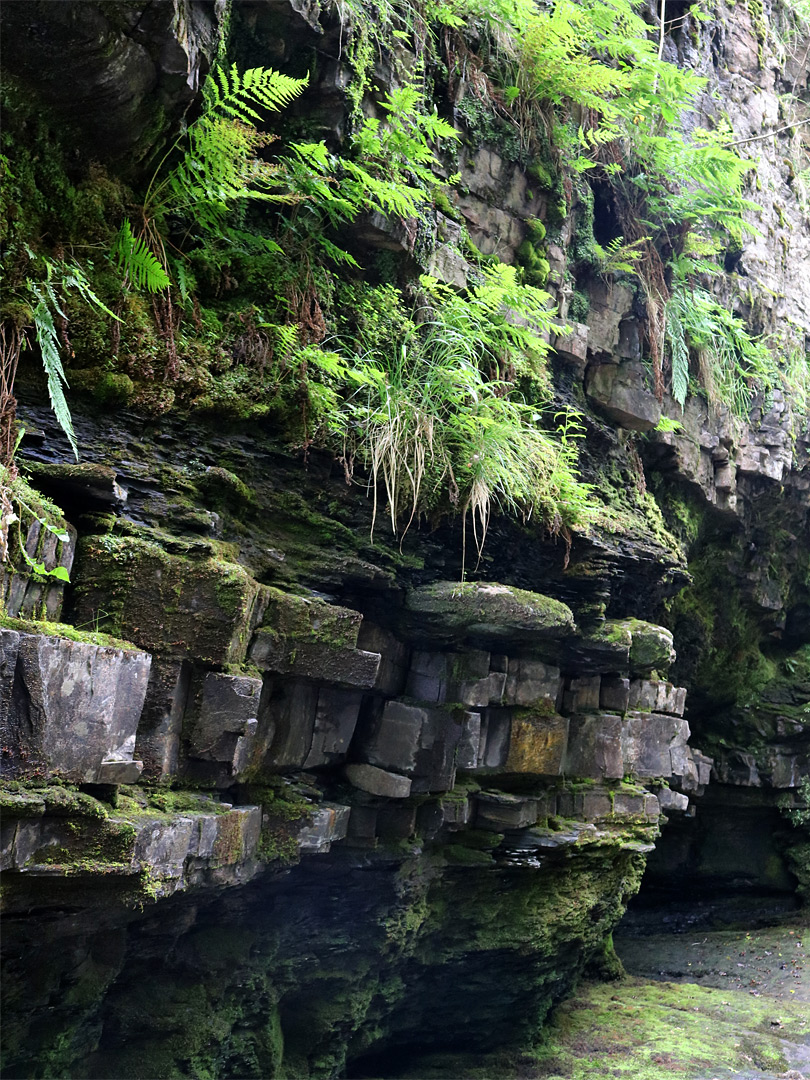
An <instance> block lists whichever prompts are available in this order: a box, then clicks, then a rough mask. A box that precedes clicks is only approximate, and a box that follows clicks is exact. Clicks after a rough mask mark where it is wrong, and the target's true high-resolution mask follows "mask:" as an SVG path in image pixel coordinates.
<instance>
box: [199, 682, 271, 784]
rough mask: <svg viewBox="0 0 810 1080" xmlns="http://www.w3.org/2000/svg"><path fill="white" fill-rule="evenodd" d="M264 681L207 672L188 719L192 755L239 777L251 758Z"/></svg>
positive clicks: (229, 774) (230, 775)
mask: <svg viewBox="0 0 810 1080" xmlns="http://www.w3.org/2000/svg"><path fill="white" fill-rule="evenodd" d="M261 692H262V680H261V679H255V678H251V677H249V676H246V675H224V674H221V673H218V672H207V673H206V674H205V675H203V676H202V678H201V680H200V681H199V683H198V686H197V691H196V694H195V697H194V701H193V703H192V706H191V708H190V709H189V714H188V719H187V722H186V725H185V726H186V739H187V743H188V754H189V755H190V756H191V757H195V758H199V759H201V760H202V761H214V762H218V763H220V764H222V765H224V766H225V771H226V773H227V774H228V776H229V777H235V776H238V775H239V773H240V772H241V771H242V770H243V769H245V768H246V767H247V765H248V763H249V761H250V751H251V745H252V742H253V739H254V737H255V735H256V729H257V726H258V720H257V716H258V712H259V700H260V697H261Z"/></svg>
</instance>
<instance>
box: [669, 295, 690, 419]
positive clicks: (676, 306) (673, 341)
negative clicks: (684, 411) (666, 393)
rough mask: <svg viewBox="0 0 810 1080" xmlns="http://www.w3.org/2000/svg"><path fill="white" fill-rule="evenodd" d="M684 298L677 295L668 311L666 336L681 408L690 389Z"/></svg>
mask: <svg viewBox="0 0 810 1080" xmlns="http://www.w3.org/2000/svg"><path fill="white" fill-rule="evenodd" d="M682 296H683V294H682V293H675V294H674V295H673V297H672V299H671V300H670V301H669V303H668V304H667V309H666V317H667V322H666V328H667V329H666V334H667V340H668V342H669V347H670V353H671V357H672V396H673V397H674V398H675V400H676V401H677V402H678V404H679V405H680V407H681V408H683V406H684V402H685V401H686V394H687V392H688V389H689V349H688V347H687V344H686V334H685V332H684V327H683V322H682V320H681V309H682Z"/></svg>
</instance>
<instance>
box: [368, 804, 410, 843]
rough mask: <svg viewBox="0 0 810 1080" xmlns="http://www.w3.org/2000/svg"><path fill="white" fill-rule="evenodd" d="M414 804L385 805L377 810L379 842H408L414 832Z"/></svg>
mask: <svg viewBox="0 0 810 1080" xmlns="http://www.w3.org/2000/svg"><path fill="white" fill-rule="evenodd" d="M418 809H419V807H418V806H417V805H416V803H415V802H411V801H409V802H398V803H387V804H386V805H384V806H381V807H379V809H378V810H377V836H379V837H380V839H381V840H408V839H410V837H412V836H413V835H414V833H415V832H416V815H417V811H418Z"/></svg>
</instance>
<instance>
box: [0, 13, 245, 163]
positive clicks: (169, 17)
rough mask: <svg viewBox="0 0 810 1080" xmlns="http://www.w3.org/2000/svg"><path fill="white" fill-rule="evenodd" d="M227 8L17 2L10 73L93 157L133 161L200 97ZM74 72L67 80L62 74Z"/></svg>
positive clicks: (6, 21)
mask: <svg viewBox="0 0 810 1080" xmlns="http://www.w3.org/2000/svg"><path fill="white" fill-rule="evenodd" d="M223 10H224V6H223V5H222V4H221V3H218V2H215V3H211V4H206V3H201V2H199V0H172V2H171V3H165V4H160V5H158V6H157V7H154V6H151V5H145V6H143V5H137V4H135V5H120V6H117V7H112V8H104V7H103V6H99V5H97V4H82V5H81V7H79V8H76V9H71V8H69V7H67V6H61V5H60V6H58V7H56V8H55V7H54V6H53V5H52V4H49V3H39V2H35V3H31V4H28V3H26V4H14V5H13V6H9V7H8V8H7V9H6V10H5V11H4V12H3V25H4V32H5V34H6V35H8V39H10V38H12V37H13V38H14V39H15V40H17V41H20V42H26V41H27V42H29V43H35V47H34V48H31V47H30V44H29V47H28V48H19V49H12V50H9V55H8V57H7V59H8V68H7V70H8V71H9V73H11V74H13V75H15V76H16V77H17V78H19V79H20V80H21V81H22V83H23V84H24V85H25V84H29V85H30V84H32V83H33V84H34V85H35V86H36V88H37V93H38V94H39V95H41V96H42V97H43V98H44V99H45V101H46V103H47V104H48V106H50V107H51V108H54V109H56V110H57V112H58V115H59V116H60V119H61V120H62V122H63V123H66V124H67V125H69V127H70V128H71V131H72V133H73V136H74V138H75V139H77V140H79V142H80V145H81V146H82V147H83V149H84V150H85V151H86V152H87V153H88V154H90V155H91V156H92V157H93V158H95V159H96V160H104V161H109V160H113V161H119V162H120V161H121V160H122V159H124V160H125V159H127V158H129V162H128V164H129V165H130V166H131V165H132V164H133V163H134V164H137V163H140V162H141V161H142V159H143V158H144V157H145V156H150V155H151V154H152V153H153V152H154V148H155V136H156V135H157V134H162V133H165V132H166V131H167V129H168V128H169V124H172V123H176V122H177V121H178V120H179V119H180V118H181V117H182V115H183V113H184V112H185V110H186V109H187V108H188V106H189V105H190V104H191V102H192V101H193V100H194V99H195V97H196V94H197V92H198V90H199V88H200V85H201V78H203V77H204V76H205V73H206V72H207V70H208V67H209V65H210V60H211V58H212V57H213V55H214V53H215V52H216V42H217V36H218V28H219V20H220V18H221V17H222V13H223ZM68 71H69V72H70V77H69V78H65V73H66V72H68Z"/></svg>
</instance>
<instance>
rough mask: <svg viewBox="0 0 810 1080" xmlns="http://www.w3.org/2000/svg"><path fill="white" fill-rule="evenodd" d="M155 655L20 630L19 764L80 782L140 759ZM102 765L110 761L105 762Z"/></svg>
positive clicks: (11, 722)
mask: <svg viewBox="0 0 810 1080" xmlns="http://www.w3.org/2000/svg"><path fill="white" fill-rule="evenodd" d="M150 663H151V657H149V656H148V655H147V654H146V653H143V652H137V651H135V650H127V649H113V648H103V647H101V646H98V645H90V644H86V643H84V642H76V641H69V640H68V639H67V638H60V637H50V636H45V635H41V634H20V637H19V645H18V653H17V664H16V678H15V683H14V689H13V692H12V695H11V701H10V707H9V712H8V720H7V734H8V736H9V741H10V745H11V746H12V747H13V748H14V755H13V756H12V758H11V760H10V762H9V764H10V765H11V769H12V771H13V772H15V773H17V774H24V773H25V772H26V770H39V769H44V770H45V771H47V772H53V773H58V774H59V775H61V776H63V777H64V778H65V779H67V780H72V781H74V782H76V783H108V782H116V781H108V780H106V779H104V778H103V777H105V776H109V775H110V774H111V773H113V772H115V771H116V770H115V769H114V768H112V766H118V765H127V766H129V768H128V769H126V770H124V771H125V772H126V774H127V776H132V775H133V772H134V773H135V777H134V778H135V779H137V776H138V775H140V763H138V765H137V766H135V764H134V757H133V754H134V750H135V734H136V731H137V727H138V719H139V717H140V714H141V710H142V708H143V703H144V699H145V696H146V687H147V683H148V680H149V667H150ZM102 766H103V767H102Z"/></svg>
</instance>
